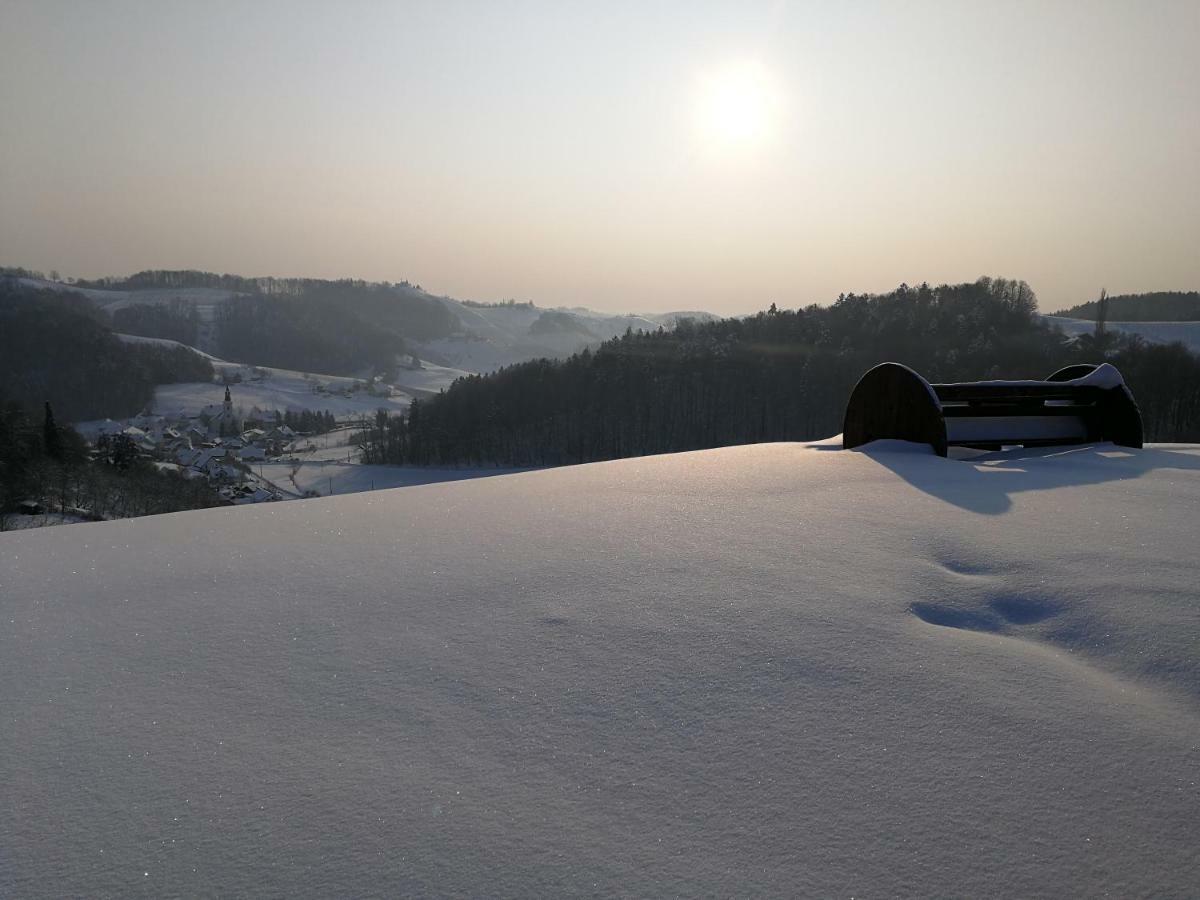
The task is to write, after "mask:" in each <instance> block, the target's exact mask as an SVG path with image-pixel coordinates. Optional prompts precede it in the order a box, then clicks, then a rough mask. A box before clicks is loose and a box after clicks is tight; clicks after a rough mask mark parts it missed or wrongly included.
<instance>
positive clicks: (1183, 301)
mask: <svg viewBox="0 0 1200 900" xmlns="http://www.w3.org/2000/svg"><path fill="white" fill-rule="evenodd" d="M1103 302H1104V303H1105V304H1106V305H1107V314H1108V318H1109V319H1111V320H1112V321H1114V322H1200V291H1155V292H1152V293H1147V294H1120V295H1117V296H1113V297H1107V296H1106V297H1104V301H1103ZM1101 305H1102V301H1100V300H1089V301H1088V302H1087V303H1080V304H1079V305H1078V306H1072V307H1071V308H1070V309H1064V310H1063V311H1062V312H1060V313H1055V315H1056V316H1067V317H1069V318H1073V319H1092V320H1097V319H1098V318H1099V317H1100V310H1101Z"/></svg>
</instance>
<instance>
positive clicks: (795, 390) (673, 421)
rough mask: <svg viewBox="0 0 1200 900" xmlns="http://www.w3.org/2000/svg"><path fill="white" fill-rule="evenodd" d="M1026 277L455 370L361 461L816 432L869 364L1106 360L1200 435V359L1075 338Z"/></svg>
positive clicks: (1041, 369) (504, 459)
mask: <svg viewBox="0 0 1200 900" xmlns="http://www.w3.org/2000/svg"><path fill="white" fill-rule="evenodd" d="M1036 308H1037V304H1036V298H1035V297H1034V294H1033V292H1032V291H1031V290H1030V289H1029V287H1028V285H1026V284H1025V283H1024V282H1020V281H1009V280H1005V279H990V278H983V279H980V280H979V281H976V282H973V283H969V284H957V285H940V286H938V287H930V286H929V285H926V284H923V285H920V286H919V287H908V286H907V285H901V286H900V287H899V288H897V289H896V290H894V291H891V292H889V293H886V294H881V295H855V294H849V295H843V296H841V297H839V298H838V300H837V302H835V303H833V304H832V305H830V306H827V307H820V306H815V305H814V306H810V307H807V308H805V309H797V310H779V309H776V308H775V307H774V306H772V308H771V309H770V310H768V311H766V312H760V313H758V314H757V315H754V316H750V317H747V318H742V319H723V320H719V321H715V322H710V323H705V324H696V323H693V322H688V321H684V322H681V323H680V325H679V326H678V327H677V328H676V329H673V330H670V331H667V330H659V331H656V332H649V333H646V332H639V333H633V332H627V333H626V334H625V335H624V336H623V337H620V338H617V339H615V340H612V341H608V342H606V343H604V344H603V345H601V346H600V347H599V348H598V349H597V350H595V351H594V352H589V351H585V352H583V353H579V354H576V355H575V356H572V357H571V358H570V359H567V360H563V361H551V360H535V361H532V362H528V363H523V364H520V365H516V366H511V367H508V368H506V369H502V370H500V371H499V372H496V373H494V374H492V375H488V376H472V377H469V378H463V379H460V380H458V381H456V382H455V383H454V384H453V385H452V386H451V387H450V388H449V389H448V390H447V391H445V392H444V393H443V394H441V395H439V396H437V397H435V398H433V399H431V400H428V401H415V402H414V403H413V405H412V409H411V412H410V414H409V416H408V418H407V420H405V419H404V418H402V417H398V416H397V417H390V418H389V417H386V416H384V415H382V414H381V415H380V416H378V417H377V419H376V421H375V423H374V427H373V428H371V429H369V430H368V431H367V432H366V434H365V437H364V440H365V443H364V450H365V455H366V461H368V462H388V463H411V464H417V465H431V464H436V465H447V464H449V465H459V464H462V465H478V464H498V465H558V464H566V463H579V462H588V461H592V460H601V459H613V458H618V457H624V456H637V455H643V454H651V453H665V452H672V451H679V450H690V449H701V448H705V447H716V446H722V445H727V444H741V443H753V442H760V441H778V440H810V439H814V438H823V437H828V436H830V435H832V434H836V433H838V432H839V431H840V430H841V421H842V415H843V413H844V410H845V403H846V399H847V397H848V395H849V393H850V390H851V389H852V387H853V386H854V383H855V382H856V381H857V379H858V378H859V377H860V376H861V375H862V374H863V372H865V371H866V370H867V369H868V368H870V367H871V366H873V365H875V364H877V363H879V362H881V361H884V360H893V361H897V362H902V363H905V364H907V365H909V366H911V367H912V368H914V369H916V370H917V371H918V372H921V373H922V374H923V375H925V376H926V377H927V378H929V380H931V381H969V380H977V379H983V378H998V377H1004V378H1044V377H1046V376H1047V375H1049V374H1050V373H1051V372H1052V371H1054V370H1056V369H1058V368H1060V367H1061V366H1064V365H1067V364H1070V363H1075V362H1088V361H1090V362H1095V361H1098V360H1100V359H1107V360H1108V361H1110V362H1112V363H1113V364H1114V365H1116V366H1117V367H1118V368H1119V369H1120V370H1121V371H1122V373H1123V374H1124V375H1125V377H1126V380H1127V382H1128V383H1129V384H1130V386H1131V388H1132V390H1133V392H1134V395H1135V396H1136V397H1137V400H1138V402H1139V404H1140V406H1141V409H1142V414H1143V416H1144V418H1145V423H1146V436H1147V439H1148V440H1200V359H1197V357H1195V356H1193V355H1192V354H1190V353H1188V352H1187V350H1186V349H1184V348H1183V347H1181V346H1179V345H1168V346H1152V345H1147V344H1144V343H1142V342H1140V341H1138V340H1137V339H1136V338H1131V337H1127V336H1123V335H1117V334H1113V333H1103V334H1099V335H1095V336H1093V335H1086V336H1085V337H1084V338H1082V339H1080V340H1078V341H1077V342H1075V343H1069V342H1068V341H1067V339H1066V338H1064V337H1063V335H1062V334H1061V333H1059V332H1057V331H1056V330H1054V329H1053V328H1051V327H1050V326H1048V325H1046V324H1044V323H1043V321H1042V320H1041V318H1040V317H1039V316H1038V315H1037V314H1036Z"/></svg>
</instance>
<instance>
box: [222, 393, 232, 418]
mask: <svg viewBox="0 0 1200 900" xmlns="http://www.w3.org/2000/svg"><path fill="white" fill-rule="evenodd" d="M221 414H222V416H224V418H225V420H226V421H227V422H232V421H233V398H232V397H230V396H229V385H225V404H224V409H222V410H221Z"/></svg>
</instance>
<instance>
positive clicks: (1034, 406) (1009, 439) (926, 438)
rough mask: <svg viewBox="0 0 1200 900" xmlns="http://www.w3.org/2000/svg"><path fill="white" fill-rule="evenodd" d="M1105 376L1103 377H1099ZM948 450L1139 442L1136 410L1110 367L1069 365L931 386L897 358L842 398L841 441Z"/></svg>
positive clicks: (1139, 420) (849, 445)
mask: <svg viewBox="0 0 1200 900" xmlns="http://www.w3.org/2000/svg"><path fill="white" fill-rule="evenodd" d="M1097 376H1103V377H1097ZM886 439H893V440H902V441H914V442H916V443H922V444H929V446H931V447H932V448H933V451H934V452H935V453H937V454H938V455H939V456H946V454H947V451H948V448H949V447H954V446H959V447H973V448H977V449H980V450H999V449H1001V448H1003V447H1014V446H1021V447H1041V446H1052V445H1058V444H1086V443H1097V442H1101V441H1111V442H1112V443H1114V444H1118V445H1120V446H1124V447H1141V446H1142V416H1141V413H1140V412H1139V411H1138V408H1137V404H1136V403H1135V402H1134V399H1133V395H1132V394H1131V393H1130V391H1129V388H1128V387H1126V386H1125V383H1124V380H1123V379H1122V378H1121V377H1120V373H1119V372H1117V371H1116V370H1115V369H1114V368H1113V367H1112V366H1108V365H1106V366H1105V371H1103V372H1099V371H1098V367H1097V366H1094V365H1079V364H1076V365H1072V366H1067V367H1065V368H1063V369H1059V370H1058V371H1057V372H1055V373H1053V374H1052V375H1050V376H1049V377H1048V378H1047V379H1046V380H1044V381H975V382H960V383H953V384H930V383H929V382H928V381H926V380H925V379H924V378H922V377H921V376H920V375H918V374H917V373H916V372H914V371H913V370H912V369H910V368H908V367H907V366H904V365H901V364H900V363H891V362H888V363H882V364H880V365H878V366H875V368H873V369H871V370H870V371H868V372H867V373H866V374H865V375H863V377H862V378H861V379H859V382H858V384H857V385H855V387H854V391H853V392H852V393H851V394H850V401H849V403H847V404H846V417H845V421H844V423H843V426H842V444H843V446H845V447H846V448H853V447H860V446H862V445H863V444H867V443H869V442H871V441H877V440H886Z"/></svg>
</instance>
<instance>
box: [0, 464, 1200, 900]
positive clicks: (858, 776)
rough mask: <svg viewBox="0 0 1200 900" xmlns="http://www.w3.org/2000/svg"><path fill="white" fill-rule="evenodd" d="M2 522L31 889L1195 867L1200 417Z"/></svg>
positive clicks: (870, 878) (10, 889)
mask: <svg viewBox="0 0 1200 900" xmlns="http://www.w3.org/2000/svg"><path fill="white" fill-rule="evenodd" d="M835 446H836V445H834V444H827V445H825V446H821V447H805V446H802V445H797V444H772V445H760V446H753V447H741V448H730V449H724V450H713V451H705V452H698V453H684V454H678V455H672V456H660V457H651V458H646V459H635V460H625V461H620V462H612V463H600V464H595V465H588V466H578V467H573V468H565V469H556V470H547V471H540V472H531V473H523V474H516V475H505V476H500V477H496V478H484V479H478V480H473V481H464V482H454V483H445V484H437V485H429V486H421V487H409V488H402V489H399V490H395V491H387V492H375V493H370V494H360V495H357V496H353V497H337V498H331V499H327V500H312V501H306V502H302V503H287V504H267V505H264V506H257V507H242V508H237V509H221V510H204V511H196V512H187V513H180V514H175V515H169V516H158V517H154V518H149V519H137V520H127V521H115V522H105V523H98V524H87V525H72V526H67V527H64V528H56V529H49V530H42V531H30V532H17V533H13V534H3V535H0V629H2V630H0V711H2V714H3V727H2V729H0V785H2V786H3V787H2V788H0V791H2V793H0V797H2V799H3V807H4V810H5V815H4V816H3V817H0V896H5V897H8V896H14V897H64V896H90V897H96V896H152V897H162V896H214V895H253V896H291V897H297V896H301V897H349V896H416V895H421V896H445V895H455V896H500V897H529V896H555V897H557V896H568V895H579V894H583V895H613V894H619V895H626V896H674V895H691V896H697V895H704V896H707V895H713V896H742V895H754V894H768V895H774V896H847V897H848V896H885V895H886V896H893V895H912V896H950V895H954V896H975V897H979V896H990V895H999V894H1003V895H1009V896H1024V897H1034V896H1045V897H1059V896H1063V895H1072V896H1101V895H1111V896H1116V897H1128V896H1135V895H1152V894H1153V895H1160V896H1187V895H1192V896H1194V895H1195V893H1196V889H1197V885H1200V854H1198V852H1197V847H1200V787H1198V784H1197V782H1198V781H1200V653H1198V652H1197V649H1198V648H1200V597H1198V592H1200V568H1198V564H1197V559H1196V556H1197V547H1198V545H1200V448H1196V447H1182V446H1176V447H1171V446H1157V447H1152V448H1148V449H1146V450H1144V451H1124V450H1119V449H1117V448H1114V447H1112V446H1109V445H1101V446H1099V447H1093V448H1076V449H1062V448H1056V449H1054V450H1049V451H1047V450H1042V451H1017V452H1009V453H1006V454H984V455H979V456H976V457H974V458H973V459H971V460H970V461H961V460H946V459H939V458H937V457H935V456H933V455H932V454H931V453H929V452H928V451H927V450H923V449H921V448H918V447H915V446H913V445H905V444H898V443H887V444H876V445H872V446H871V447H869V448H868V450H867V452H851V451H843V450H840V449H835Z"/></svg>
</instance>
